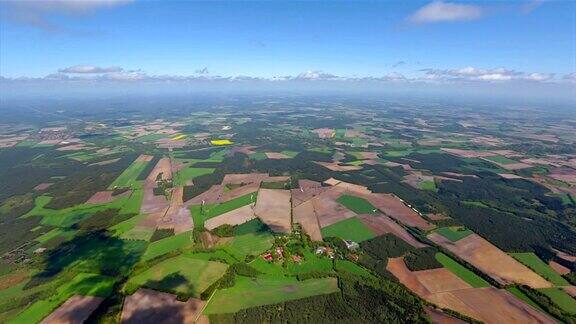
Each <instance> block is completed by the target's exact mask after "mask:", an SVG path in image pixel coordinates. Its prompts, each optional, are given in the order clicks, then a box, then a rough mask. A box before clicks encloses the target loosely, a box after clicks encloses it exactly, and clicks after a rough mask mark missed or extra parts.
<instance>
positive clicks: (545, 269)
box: [510, 252, 570, 286]
mask: <svg viewBox="0 0 576 324" xmlns="http://www.w3.org/2000/svg"><path fill="white" fill-rule="evenodd" d="M510 255H511V256H512V257H514V259H516V260H518V261H520V262H521V263H522V264H524V265H525V266H527V267H528V268H530V269H532V270H534V272H536V273H537V274H539V275H541V276H542V277H543V278H544V279H546V280H548V281H550V282H551V283H552V284H554V285H555V286H568V285H570V284H569V283H568V281H566V279H564V278H562V276H561V275H559V274H558V273H557V272H556V271H554V269H552V268H551V267H550V266H549V265H547V264H546V263H544V261H542V260H540V258H539V257H538V256H537V255H536V254H534V253H532V252H526V253H510Z"/></svg>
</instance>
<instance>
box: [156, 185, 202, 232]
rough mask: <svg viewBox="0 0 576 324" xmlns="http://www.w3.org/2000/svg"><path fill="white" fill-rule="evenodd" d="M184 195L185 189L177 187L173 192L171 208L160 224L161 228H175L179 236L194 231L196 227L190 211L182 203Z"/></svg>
mask: <svg viewBox="0 0 576 324" xmlns="http://www.w3.org/2000/svg"><path fill="white" fill-rule="evenodd" d="M183 193H184V188H183V187H175V188H174V189H173V190H172V200H171V201H170V207H169V208H168V210H167V211H166V214H165V215H164V217H163V218H162V222H161V223H160V224H159V227H160V228H173V229H174V233H176V234H178V233H183V232H187V231H189V230H192V228H193V227H194V223H193V221H192V216H191V215H190V210H189V209H188V208H187V207H186V206H184V202H183V201H182V195H183Z"/></svg>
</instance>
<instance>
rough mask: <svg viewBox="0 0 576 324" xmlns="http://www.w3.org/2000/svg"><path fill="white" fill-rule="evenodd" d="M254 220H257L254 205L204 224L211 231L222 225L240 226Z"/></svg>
mask: <svg viewBox="0 0 576 324" xmlns="http://www.w3.org/2000/svg"><path fill="white" fill-rule="evenodd" d="M254 218H256V216H255V215H254V210H253V209H252V205H246V206H243V207H240V208H237V209H234V210H232V211H229V212H227V213H224V214H222V215H218V216H216V217H213V218H210V219H208V220H207V221H206V222H204V227H205V228H206V229H208V230H210V231H211V230H213V229H215V228H216V227H218V226H220V225H224V224H230V225H240V224H244V223H246V222H247V221H249V220H252V219H254Z"/></svg>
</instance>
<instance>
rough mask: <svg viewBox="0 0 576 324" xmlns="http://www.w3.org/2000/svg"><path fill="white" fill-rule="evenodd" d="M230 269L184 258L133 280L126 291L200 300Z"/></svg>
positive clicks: (166, 263)
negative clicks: (140, 290)
mask: <svg viewBox="0 0 576 324" xmlns="http://www.w3.org/2000/svg"><path fill="white" fill-rule="evenodd" d="M227 268H228V265H226V264H224V263H220V262H213V261H205V260H200V259H193V258H190V257H188V256H185V255H181V256H177V257H174V258H171V259H168V260H164V261H162V262H160V263H158V264H156V265H154V266H152V267H150V268H149V269H147V270H145V271H143V272H141V273H139V274H137V275H135V276H133V277H131V278H130V279H128V282H126V285H125V287H124V290H125V291H126V293H128V294H132V293H134V292H135V291H136V290H137V289H138V288H140V287H148V288H151V289H156V290H159V291H165V292H171V293H175V294H177V295H183V296H200V294H201V293H202V292H203V291H204V290H205V289H206V288H208V287H209V286H210V285H212V284H213V283H214V282H216V280H218V279H220V277H222V275H223V274H224V272H226V269H227Z"/></svg>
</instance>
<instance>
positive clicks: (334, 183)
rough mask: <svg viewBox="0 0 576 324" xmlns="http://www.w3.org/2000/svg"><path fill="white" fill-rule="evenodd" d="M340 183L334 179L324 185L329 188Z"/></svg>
mask: <svg viewBox="0 0 576 324" xmlns="http://www.w3.org/2000/svg"><path fill="white" fill-rule="evenodd" d="M340 182H341V181H340V180H337V179H334V178H330V179H328V180H326V181H324V183H325V184H327V185H329V186H335V185H337V184H339V183H340Z"/></svg>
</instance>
